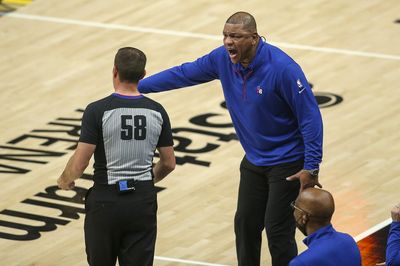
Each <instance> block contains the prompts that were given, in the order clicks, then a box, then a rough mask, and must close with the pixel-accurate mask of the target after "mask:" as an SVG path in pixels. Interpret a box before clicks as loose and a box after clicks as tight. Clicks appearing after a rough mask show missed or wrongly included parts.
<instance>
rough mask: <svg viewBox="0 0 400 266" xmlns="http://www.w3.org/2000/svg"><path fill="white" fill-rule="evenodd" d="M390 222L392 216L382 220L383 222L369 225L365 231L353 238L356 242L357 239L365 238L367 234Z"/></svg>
mask: <svg viewBox="0 0 400 266" xmlns="http://www.w3.org/2000/svg"><path fill="white" fill-rule="evenodd" d="M391 222H392V218H389V219H387V220H385V221H383V222H381V223H379V224H377V225H375V226H373V227H371V228H370V229H368V230H367V231H365V232H363V233H361V234H359V235H358V236H356V237H354V240H355V241H356V242H358V241H360V240H362V239H364V238H366V237H367V236H369V235H372V234H373V233H375V232H376V231H378V230H380V229H382V228H383V227H385V226H387V225H389V224H390V223H391Z"/></svg>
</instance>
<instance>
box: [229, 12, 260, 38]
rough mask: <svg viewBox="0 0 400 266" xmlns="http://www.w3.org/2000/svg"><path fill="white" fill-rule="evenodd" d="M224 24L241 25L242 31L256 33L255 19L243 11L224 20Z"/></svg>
mask: <svg viewBox="0 0 400 266" xmlns="http://www.w3.org/2000/svg"><path fill="white" fill-rule="evenodd" d="M226 23H229V24H243V29H245V30H247V31H249V32H252V33H257V23H256V20H255V18H254V17H253V16H252V15H251V14H249V13H247V12H244V11H239V12H236V13H235V14H233V15H232V16H230V17H229V18H228V19H227V20H226Z"/></svg>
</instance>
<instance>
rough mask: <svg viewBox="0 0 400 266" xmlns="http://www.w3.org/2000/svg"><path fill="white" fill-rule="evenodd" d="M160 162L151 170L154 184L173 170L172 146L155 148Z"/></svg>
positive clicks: (174, 163) (174, 162)
mask: <svg viewBox="0 0 400 266" xmlns="http://www.w3.org/2000/svg"><path fill="white" fill-rule="evenodd" d="M157 150H158V153H159V154H160V160H159V161H158V162H157V163H156V165H155V166H154V168H153V173H154V183H157V182H159V181H161V180H162V179H163V178H164V177H166V176H167V175H168V174H169V173H171V172H172V171H173V170H174V169H175V165H176V160H175V153H174V147H173V146H167V147H157Z"/></svg>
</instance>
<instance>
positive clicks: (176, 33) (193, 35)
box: [0, 12, 400, 61]
mask: <svg viewBox="0 0 400 266" xmlns="http://www.w3.org/2000/svg"><path fill="white" fill-rule="evenodd" d="M0 16H4V17H10V18H19V19H27V20H36V21H47V22H53V23H59V24H70V25H78V26H87V27H95V28H103V29H114V30H125V31H131V32H143V33H156V34H162V35H169V36H179V37H188V38H197V39H207V40H219V41H221V39H222V36H219V35H211V34H202V33H193V32H184V31H174V30H163V29H157V28H148V27H136V26H128V25H123V24H114V23H103V22H94V21H85V20H77V19H65V18H57V17H49V16H40V15H30V14H24V13H16V12H13V13H4V12H0ZM269 43H271V44H273V45H276V46H278V47H283V48H288V49H297V50H306V51H314V52H321V53H333V54H342V55H352V56H359V57H369V58H379V59H387V60H396V61H400V55H391V54H383V53H374V52H363V51H354V50H347V49H337V48H329V47H318V46H311V45H302V44H292V43H286V42H269Z"/></svg>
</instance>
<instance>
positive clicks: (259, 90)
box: [256, 86, 263, 95]
mask: <svg viewBox="0 0 400 266" xmlns="http://www.w3.org/2000/svg"><path fill="white" fill-rule="evenodd" d="M256 93H257V94H258V95H262V94H263V89H262V88H261V87H260V86H257V88H256Z"/></svg>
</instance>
